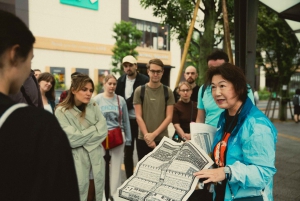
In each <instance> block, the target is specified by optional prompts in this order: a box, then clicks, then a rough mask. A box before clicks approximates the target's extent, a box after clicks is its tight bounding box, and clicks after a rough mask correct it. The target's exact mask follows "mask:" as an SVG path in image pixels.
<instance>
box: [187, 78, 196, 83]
mask: <svg viewBox="0 0 300 201" xmlns="http://www.w3.org/2000/svg"><path fill="white" fill-rule="evenodd" d="M187 82H188V83H189V84H194V82H195V80H194V79H192V78H189V79H187Z"/></svg>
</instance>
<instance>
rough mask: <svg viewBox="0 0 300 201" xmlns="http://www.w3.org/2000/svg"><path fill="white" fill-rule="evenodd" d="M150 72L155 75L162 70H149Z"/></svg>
mask: <svg viewBox="0 0 300 201" xmlns="http://www.w3.org/2000/svg"><path fill="white" fill-rule="evenodd" d="M149 71H150V72H151V73H152V74H155V73H156V74H157V75H159V74H161V73H162V72H163V71H162V70H149Z"/></svg>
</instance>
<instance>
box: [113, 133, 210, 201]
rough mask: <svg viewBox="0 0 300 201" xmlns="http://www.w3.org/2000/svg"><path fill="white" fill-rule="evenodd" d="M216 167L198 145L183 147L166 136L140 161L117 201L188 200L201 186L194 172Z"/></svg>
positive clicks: (120, 191)
mask: <svg viewBox="0 0 300 201" xmlns="http://www.w3.org/2000/svg"><path fill="white" fill-rule="evenodd" d="M212 164H213V161H212V160H211V159H210V157H209V156H208V155H207V154H206V153H205V151H203V150H202V149H201V148H200V147H199V145H196V144H195V143H194V142H192V141H189V142H186V143H183V144H180V143H177V142H174V141H172V140H171V139H169V138H167V137H164V138H163V139H162V141H161V142H160V144H159V145H158V146H157V147H156V148H155V149H154V150H153V151H152V152H150V153H149V154H148V155H146V156H145V157H144V158H143V159H142V160H141V161H139V162H138V164H137V167H136V170H135V172H134V174H133V175H132V176H131V177H130V178H129V179H127V180H126V181H125V182H124V183H123V185H122V186H120V187H119V188H118V196H119V199H118V198H116V199H115V200H132V201H160V200H161V201H181V200H182V201H185V200H187V199H188V198H189V196H190V195H191V194H192V192H193V191H194V190H195V187H196V185H197V183H198V178H196V177H195V176H194V175H193V173H195V172H197V171H199V170H201V169H207V168H209V167H210V166H211V165H212ZM120 198H122V199H120Z"/></svg>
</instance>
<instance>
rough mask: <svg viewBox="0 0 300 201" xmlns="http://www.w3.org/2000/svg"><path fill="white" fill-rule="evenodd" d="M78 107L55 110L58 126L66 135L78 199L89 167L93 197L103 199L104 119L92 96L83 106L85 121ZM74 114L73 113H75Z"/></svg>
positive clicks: (85, 189) (84, 189)
mask: <svg viewBox="0 0 300 201" xmlns="http://www.w3.org/2000/svg"><path fill="white" fill-rule="evenodd" d="M80 114H81V111H80V110H78V108H77V107H74V108H73V109H70V110H65V108H62V107H61V106H60V107H58V108H57V109H56V111H55V116H56V117H57V119H58V121H59V123H60V125H61V127H62V128H63V130H64V131H65V132H66V134H67V137H68V139H69V142H70V145H71V148H72V153H73V158H74V163H75V168H76V173H77V179H78V185H79V193H80V200H86V198H87V193H88V188H89V174H90V169H91V168H92V170H93V176H94V182H95V190H96V201H100V200H101V201H102V196H103V191H104V180H105V165H104V164H105V161H104V159H103V155H104V149H103V147H102V145H101V142H102V141H103V140H104V139H105V138H106V136H107V127H106V120H105V118H104V117H103V115H102V113H101V112H100V110H99V106H98V105H97V104H96V103H95V102H94V101H93V100H91V101H90V103H89V104H88V105H87V107H86V115H85V117H84V122H85V124H84V123H82V121H81V123H80V121H79V119H78V118H79V116H80ZM74 115H76V117H75V116H74Z"/></svg>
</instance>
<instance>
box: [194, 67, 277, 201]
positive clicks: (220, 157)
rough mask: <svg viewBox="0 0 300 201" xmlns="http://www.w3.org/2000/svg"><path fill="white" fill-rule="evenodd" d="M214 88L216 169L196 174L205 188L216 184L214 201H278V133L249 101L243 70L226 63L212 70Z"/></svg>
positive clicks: (214, 155)
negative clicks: (275, 179)
mask: <svg viewBox="0 0 300 201" xmlns="http://www.w3.org/2000/svg"><path fill="white" fill-rule="evenodd" d="M207 79H208V82H209V83H210V84H211V86H212V95H213V97H214V100H215V102H216V103H217V105H218V106H219V107H220V108H223V109H225V111H224V112H223V113H222V114H221V115H220V119H219V123H218V127H217V128H218V131H217V133H216V136H215V139H214V143H213V150H212V151H213V156H212V157H213V160H214V162H215V164H214V168H213V169H207V170H201V171H199V172H196V173H195V176H197V177H198V178H201V179H204V183H209V182H216V183H217V184H216V186H215V192H214V200H215V201H219V200H222V201H223V200H225V201H229V200H232V199H234V200H235V199H237V198H247V199H249V198H251V200H264V201H266V200H268V201H271V200H273V195H272V191H273V176H274V174H275V172H276V168H275V165H274V163H275V147H276V140H277V130H276V128H275V127H274V125H273V124H272V123H271V122H270V120H269V119H268V118H267V117H266V116H265V115H264V114H263V113H262V112H261V111H260V110H259V109H258V108H257V107H256V106H254V105H253V103H252V102H251V100H250V99H249V98H248V97H247V92H248V88H247V83H246V78H245V75H244V73H243V72H242V70H241V68H239V67H236V66H234V65H232V64H230V63H225V64H223V65H222V66H220V67H217V68H209V69H208V72H207Z"/></svg>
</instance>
